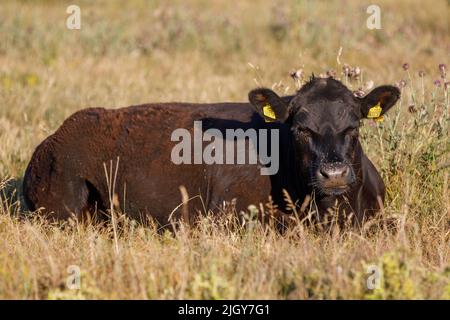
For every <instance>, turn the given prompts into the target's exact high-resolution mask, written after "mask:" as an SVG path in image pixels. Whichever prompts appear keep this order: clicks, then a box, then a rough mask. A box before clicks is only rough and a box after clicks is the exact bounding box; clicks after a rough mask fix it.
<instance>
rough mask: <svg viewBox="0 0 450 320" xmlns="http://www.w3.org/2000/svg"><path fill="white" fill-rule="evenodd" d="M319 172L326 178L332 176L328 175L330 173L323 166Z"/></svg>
mask: <svg viewBox="0 0 450 320" xmlns="http://www.w3.org/2000/svg"><path fill="white" fill-rule="evenodd" d="M319 173H320V174H321V175H322V176H323V177H324V178H326V179H328V178H329V177H330V176H329V175H328V173H327V172H326V171H325V170H324V169H323V168H321V169H320V170H319Z"/></svg>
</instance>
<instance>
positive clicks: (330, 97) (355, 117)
mask: <svg viewBox="0 0 450 320" xmlns="http://www.w3.org/2000/svg"><path fill="white" fill-rule="evenodd" d="M399 97H400V91H399V90H398V89H397V88H395V87H393V86H388V85H385V86H380V87H377V88H375V89H374V90H372V91H371V92H370V93H369V94H368V95H366V96H365V97H363V98H359V97H355V96H354V95H353V93H352V92H351V91H350V90H348V89H347V87H346V86H344V85H343V84H342V83H341V82H339V81H337V80H335V79H332V78H314V77H313V78H312V80H311V81H310V82H309V83H307V84H306V85H304V86H303V87H302V88H301V89H300V90H299V91H298V92H297V94H296V95H295V96H294V97H293V98H292V99H291V100H290V102H289V103H286V100H283V99H281V98H280V97H279V96H278V95H277V94H276V93H274V92H273V91H272V90H270V89H265V88H260V89H255V90H253V91H251V92H250V93H249V99H250V102H251V103H252V105H253V106H254V107H255V108H256V109H257V111H258V112H259V113H260V114H261V115H262V116H263V117H264V118H265V119H266V121H279V122H283V123H285V124H287V125H288V126H289V127H290V130H291V132H292V136H293V138H294V142H295V150H296V158H297V159H295V160H296V162H297V163H298V165H299V166H298V167H299V170H300V172H301V173H302V176H303V178H304V179H306V180H308V181H305V182H306V183H307V184H308V185H309V186H311V187H312V188H313V189H315V190H316V191H318V193H319V194H323V195H334V196H336V195H341V194H343V193H345V192H346V191H349V190H350V189H351V186H352V185H353V184H355V182H356V181H357V178H358V171H359V170H361V167H360V163H361V156H362V150H361V145H360V143H359V141H358V138H359V127H360V123H361V121H360V120H361V119H363V118H373V119H382V117H383V114H384V113H386V112H387V111H388V110H389V109H390V108H391V107H392V106H393V105H394V104H395V103H396V101H397V100H398V99H399Z"/></svg>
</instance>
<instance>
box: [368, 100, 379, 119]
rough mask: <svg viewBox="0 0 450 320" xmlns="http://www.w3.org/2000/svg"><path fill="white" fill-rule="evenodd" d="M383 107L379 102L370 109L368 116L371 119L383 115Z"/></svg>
mask: <svg viewBox="0 0 450 320" xmlns="http://www.w3.org/2000/svg"><path fill="white" fill-rule="evenodd" d="M381 111H383V109H381V106H380V103H379V102H378V103H377V104H376V105H374V106H373V107H372V108H370V109H369V113H368V114H367V118H369V119H377V118H379V117H380V115H381Z"/></svg>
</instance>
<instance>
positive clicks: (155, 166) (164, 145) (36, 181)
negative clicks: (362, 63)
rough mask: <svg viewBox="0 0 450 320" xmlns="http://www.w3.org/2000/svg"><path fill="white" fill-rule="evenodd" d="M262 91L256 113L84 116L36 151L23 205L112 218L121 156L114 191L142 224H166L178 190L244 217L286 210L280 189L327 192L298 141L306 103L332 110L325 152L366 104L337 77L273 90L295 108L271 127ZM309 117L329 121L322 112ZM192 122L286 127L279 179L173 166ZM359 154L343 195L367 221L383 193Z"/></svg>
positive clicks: (181, 109)
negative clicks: (249, 212)
mask: <svg viewBox="0 0 450 320" xmlns="http://www.w3.org/2000/svg"><path fill="white" fill-rule="evenodd" d="M258 90H259V91H258ZM261 90H262V91H261ZM264 90H266V91H264ZM375 90H377V89H375ZM382 91H383V90H382ZM258 92H259V93H261V92H262V93H263V95H262V97H263V96H264V94H267V93H268V92H269V91H268V90H267V89H257V90H256V91H252V92H251V93H250V101H251V102H252V103H253V105H254V106H255V107H256V111H255V108H253V107H252V106H251V105H250V104H248V103H219V104H182V103H166V104H148V105H140V106H132V107H128V108H123V109H117V110H107V109H103V108H95V109H85V110H81V111H79V112H77V113H75V114H73V115H72V116H70V117H69V118H68V119H67V120H66V121H65V122H64V123H63V124H62V125H61V127H60V128H59V129H58V130H57V131H56V132H55V133H54V134H53V135H51V136H50V137H48V138H47V139H46V140H44V141H43V142H42V143H41V144H40V145H39V146H38V147H37V148H36V151H35V152H34V154H33V156H32V159H31V161H30V163H29V165H28V167H27V170H26V172H25V177H24V183H23V189H24V197H25V200H26V203H27V205H28V206H29V209H30V210H36V209H38V208H41V207H42V208H44V210H43V212H45V213H46V214H47V215H48V216H49V217H51V218H55V219H67V218H68V217H70V216H72V214H74V215H75V216H77V217H82V216H83V215H84V213H86V212H88V211H90V212H92V211H93V210H95V209H99V210H100V211H105V210H106V209H107V208H108V206H109V200H108V188H107V183H106V177H105V173H104V168H103V164H104V163H106V164H107V167H108V169H109V163H110V161H111V160H113V161H114V163H115V160H116V158H117V157H119V158H120V162H119V167H118V175H117V181H116V186H115V191H116V194H117V196H118V199H117V200H118V204H119V206H120V209H121V210H123V211H124V212H126V213H127V214H128V215H129V216H130V217H132V218H136V219H142V218H143V217H146V216H152V217H153V218H156V219H157V221H159V222H160V223H161V224H167V223H168V216H169V214H170V213H171V212H172V210H173V209H174V208H175V207H176V206H177V205H179V204H180V203H181V195H180V191H179V186H180V185H184V186H185V187H186V189H187V191H188V193H189V196H191V197H192V196H195V195H201V199H200V198H199V197H197V198H194V199H192V200H191V201H190V202H189V207H190V209H191V212H195V211H196V210H201V211H203V210H204V209H215V208H216V207H217V206H219V205H221V204H222V203H223V201H231V200H232V199H236V200H237V210H242V209H246V208H247V206H248V205H249V204H258V203H260V202H266V201H267V200H268V197H269V196H270V195H271V196H272V198H273V199H274V201H275V203H276V204H278V206H279V207H280V208H281V209H284V207H285V203H284V202H283V194H282V190H283V189H285V190H287V191H288V192H289V194H290V195H291V197H292V198H293V199H294V200H298V201H300V202H301V201H303V199H304V197H305V196H306V195H307V194H309V193H310V192H311V191H312V190H313V189H314V188H316V189H317V190H318V191H320V186H315V185H314V183H313V181H311V178H310V177H311V175H310V173H311V172H312V170H313V169H314V166H316V165H317V159H316V156H317V155H314V154H313V153H311V150H308V148H304V142H302V141H303V140H302V138H301V137H299V136H298V130H297V128H298V126H299V124H300V123H301V122H302V121H307V122H308V121H309V120H307V119H308V118H306V119H305V118H303V117H301V114H302V112H304V108H305V106H309V108H311V109H313V108H314V109H315V110H316V111H317V112H319V113H320V112H322V113H323V112H325V110H326V113H328V115H326V117H328V118H329V119H328V118H327V119H328V120H327V121H329V122H330V123H332V124H333V125H332V126H331V127H332V128H329V129H326V133H324V137H323V139H324V140H323V141H324V142H323V148H322V149H321V150H328V149H330V148H332V147H333V146H338V145H339V142H338V141H337V140H336V139H334V136H333V135H334V134H335V133H336V132H334V131H332V130H341V128H344V127H345V126H346V125H347V124H348V123H347V122H346V121H349V120H350V119H351V121H352V123H355V124H359V119H360V117H361V114H358V112H364V110H363V109H364V108H363V109H361V108H360V106H361V105H364V103H365V102H364V100H361V101H360V100H358V99H357V98H354V97H353V96H352V94H351V93H350V91H348V90H347V89H346V88H345V87H344V86H343V85H342V84H340V83H338V82H337V81H335V80H331V79H330V80H326V82H325V83H322V82H319V81H318V80H312V81H311V82H310V83H309V84H307V85H305V86H304V87H303V88H302V89H301V90H300V91H299V93H298V94H297V95H296V96H295V97H284V98H279V97H278V96H276V95H275V94H274V93H273V92H271V91H270V93H269V94H270V95H271V94H272V93H273V94H274V95H275V96H271V99H273V102H272V104H273V105H274V108H281V109H282V108H287V107H288V108H287V109H285V110H281V112H282V113H283V112H284V117H285V119H283V120H282V121H280V122H273V123H266V122H264V120H263V118H262V117H261V116H260V114H258V111H259V109H258V106H259V104H258V103H255V100H254V98H255V96H254V94H255V93H258ZM383 92H384V91H383ZM372 98H373V97H372ZM329 102H333V103H332V104H330V103H329ZM394 102H395V101H394ZM370 103H372V101H371V102H370ZM317 104H322V105H323V106H322V107H318V106H317ZM325 105H327V106H325ZM327 108H328V109H327ZM333 108H334V109H336V110H334V109H333ZM339 108H342V110H344V109H345V110H348V112H350V110H352V111H351V113H352V114H351V115H350V114H349V115H348V117H347V118H345V121H341V120H336V119H334V118H335V117H336V115H337V114H339V112H338V111H337V109H339ZM360 110H363V111H360ZM310 112H312V111H310ZM277 113H278V112H277ZM309 116H310V117H311V116H312V117H313V118H315V119H316V120H317V119H322V118H320V116H319V115H316V116H314V114H310V115H309ZM322 116H325V115H323V114H322ZM317 117H319V118H317ZM324 119H325V118H324ZM333 119H334V120H333ZM194 120H203V128H204V129H207V128H217V129H219V130H221V131H223V132H225V129H227V128H234V129H236V128H242V129H244V130H245V129H247V128H255V129H258V128H278V129H280V132H281V134H280V135H281V139H280V140H281V141H280V157H281V159H280V162H281V164H280V170H279V172H278V173H277V174H276V175H274V176H262V175H260V168H259V165H206V164H199V165H193V164H192V165H175V164H173V163H172V162H171V160H170V154H171V150H172V147H173V146H174V145H175V144H176V142H172V141H171V140H170V136H171V133H172V131H173V130H174V129H176V128H187V129H189V130H190V131H192V128H193V122H194ZM310 120H311V119H310ZM344 122H345V123H344ZM322 124H324V122H323V121H322ZM309 125H314V121H309ZM319 125H321V123H319ZM327 128H328V127H327ZM316 129H317V130H319V131H320V128H314V130H316ZM324 130H325V129H324ZM329 130H331V131H329ZM324 132H325V131H324ZM353 153H354V157H353V158H352V159H351V161H352V165H353V166H354V175H355V177H356V179H355V183H353V184H352V186H351V189H350V190H349V192H348V193H346V195H347V197H348V201H347V202H348V203H349V205H346V206H343V209H344V208H345V209H346V212H347V213H349V212H354V213H355V214H356V215H357V216H358V217H359V218H362V217H363V215H364V213H366V212H369V211H374V210H378V209H379V208H380V204H379V203H378V202H377V196H379V197H381V199H384V185H383V182H382V180H381V178H380V176H379V174H378V173H377V171H376V169H375V168H374V166H373V165H372V163H371V162H370V161H369V159H367V157H366V156H365V155H364V153H363V151H362V149H361V145H360V144H359V141H357V139H356V142H355V147H354V150H353ZM344 196H345V195H326V194H322V193H321V192H318V193H317V203H318V205H319V208H320V209H321V211H324V210H326V208H328V207H329V206H331V205H334V201H335V200H336V199H338V200H342V199H343V197H344Z"/></svg>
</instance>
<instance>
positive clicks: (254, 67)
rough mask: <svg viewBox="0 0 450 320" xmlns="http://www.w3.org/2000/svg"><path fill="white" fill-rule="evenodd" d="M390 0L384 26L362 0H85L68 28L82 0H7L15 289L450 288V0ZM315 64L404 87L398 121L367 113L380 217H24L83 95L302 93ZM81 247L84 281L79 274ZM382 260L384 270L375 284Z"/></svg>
mask: <svg viewBox="0 0 450 320" xmlns="http://www.w3.org/2000/svg"><path fill="white" fill-rule="evenodd" d="M378 2H379V5H380V7H381V9H382V29H381V30H376V31H370V30H368V29H367V28H366V27H365V19H366V17H367V14H366V11H365V9H366V7H367V5H369V4H371V3H367V4H366V3H365V2H364V1H348V2H345V5H342V3H341V1H336V2H329V1H292V2H280V3H272V2H269V1H244V2H239V3H237V2H235V3H232V2H230V1H225V0H223V1H214V2H210V1H192V2H191V1H190V2H184V1H175V2H172V4H170V5H169V4H168V3H166V2H163V1H151V2H150V1H148V2H147V1H127V2H123V1H120V2H119V1H100V2H95V3H93V2H91V1H80V2H79V3H80V6H81V10H82V28H81V30H77V31H70V30H67V29H66V28H65V18H66V17H67V14H66V13H65V9H66V6H67V5H69V4H72V3H69V2H68V3H66V4H64V3H61V2H59V1H4V2H2V3H1V5H0V142H1V145H0V180H1V181H2V183H1V185H0V194H1V199H2V201H1V203H0V204H1V205H0V238H1V241H0V298H13V299H42V298H44V299H46V298H49V299H67V298H75V299H82V298H95V299H104V298H150V299H163V298H208V299H221V298H263V299H265V298H283V299H284V298H289V299H295V298H311V299H320V298H332V299H334V298H336V299H338V298H352V299H353V298H386V299H393V298H438V299H450V284H449V278H450V259H449V258H450V257H449V255H450V241H449V240H450V239H449V236H450V234H449V231H450V205H449V198H450V197H449V191H448V186H449V161H450V159H449V148H450V143H449V138H448V137H449V89H448V84H447V86H446V85H445V82H446V81H448V80H447V79H448V75H446V76H443V75H442V70H439V68H438V65H439V64H442V63H446V64H447V66H448V65H449V61H448V52H450V47H449V46H450V35H449V30H448V16H449V6H448V2H446V1H436V2H433V4H432V5H431V4H428V5H426V6H427V8H426V10H425V9H424V7H423V6H424V5H425V4H424V3H423V2H422V1H395V2H392V1H378ZM340 48H342V51H341V54H340V55H339V59H337V56H338V52H339V50H340ZM404 63H408V64H409V68H408V70H404V68H402V65H403V64H404ZM346 65H348V67H349V68H350V69H349V70H352V68H353V70H356V68H358V69H359V73H358V76H354V72H353V73H351V74H348V73H347V75H348V77H347V76H346V75H345V70H347V67H346ZM292 71H297V73H296V74H294V78H295V79H292V78H291V76H290V74H291V73H292ZM421 71H423V72H424V75H423V73H421V75H422V76H419V72H421ZM311 72H315V73H316V75H320V74H323V75H326V74H327V72H328V74H334V75H335V77H337V78H340V79H341V80H342V81H343V82H344V83H346V84H347V85H348V86H349V87H350V88H351V89H352V90H362V91H364V92H367V91H369V90H370V87H371V86H377V85H381V84H397V85H399V86H401V87H402V98H401V101H400V102H399V103H398V104H397V106H396V107H395V108H394V109H393V110H392V111H391V112H390V114H389V115H388V116H387V117H386V118H385V121H384V122H383V123H381V124H380V123H379V124H374V123H372V122H369V121H367V122H365V123H364V126H363V128H362V132H361V140H362V143H363V147H364V150H365V151H366V153H367V154H368V155H369V158H370V159H371V160H372V161H373V162H374V163H375V165H376V166H377V168H378V170H379V171H380V173H381V174H382V176H383V179H384V181H385V183H386V186H387V199H386V203H385V205H386V207H385V210H384V213H383V216H382V217H380V218H379V219H376V220H374V221H371V222H369V224H368V225H366V226H365V228H362V229H358V230H355V229H349V230H337V229H336V230H333V231H331V232H317V230H313V229H312V228H309V227H307V226H305V225H301V224H298V223H296V222H295V221H293V223H292V226H291V227H290V228H288V230H287V231H286V232H285V233H284V234H280V233H279V232H277V231H276V230H275V228H271V227H268V228H267V227H262V226H261V225H260V224H259V223H257V222H256V221H253V219H252V218H250V217H249V215H247V218H246V219H244V220H240V221H237V220H235V218H234V217H233V216H232V215H231V213H230V212H228V213H226V214H225V216H224V217H222V218H221V219H218V220H217V219H214V218H212V217H210V216H206V217H204V218H202V220H201V221H200V222H199V223H198V226H197V227H195V228H190V227H188V226H183V227H181V228H179V229H177V231H176V232H175V233H170V232H168V231H167V232H161V231H160V230H157V228H156V227H155V226H145V227H144V226H141V225H138V224H136V223H135V222H133V221H129V220H127V219H124V218H123V217H122V218H120V217H119V219H118V221H117V224H114V225H113V224H109V225H107V226H106V227H105V226H103V227H101V226H92V225H80V224H77V223H74V222H71V223H67V224H65V225H63V226H61V225H50V224H49V223H48V222H47V221H43V220H42V219H40V218H39V217H38V215H29V214H28V215H27V216H26V218H24V213H26V212H25V211H24V209H23V208H22V207H21V204H20V187H21V178H22V176H23V173H24V170H25V167H26V165H27V163H28V161H29V159H30V157H31V155H32V152H33V150H34V148H35V147H36V146H37V144H38V143H40V142H41V141H42V140H43V139H44V138H45V137H47V136H48V135H49V134H51V133H52V132H53V131H54V130H55V129H56V128H57V127H58V126H59V125H60V124H61V123H62V121H63V120H64V119H65V118H66V117H67V116H69V115H70V114H71V113H73V112H74V111H75V110H79V109H81V108H84V107H89V106H95V107H111V108H116V107H123V106H128V105H132V104H139V103H146V102H156V101H192V102H213V101H246V99H247V98H246V97H247V93H248V91H249V90H251V89H253V88H254V87H256V86H259V85H264V86H268V87H273V88H274V89H275V90H276V91H278V92H279V93H280V94H281V93H292V92H294V90H295V89H296V88H297V86H298V85H301V83H302V82H304V81H305V80H306V79H307V78H308V77H309V74H310V73H311ZM447 72H448V69H447ZM401 80H403V81H401ZM436 80H439V83H438V82H436ZM100 169H101V168H100ZM244 222H245V223H244ZM388 225H389V226H393V227H394V228H393V229H394V230H392V228H388V227H387V226H388ZM70 265H76V266H79V267H80V270H81V272H82V276H81V289H80V290H69V289H67V286H66V281H67V277H68V276H69V273H68V270H67V268H68V267H69V266H70ZM370 265H375V266H377V267H378V268H379V269H380V270H382V272H383V274H384V277H383V278H382V281H381V283H380V285H381V286H380V288H379V289H377V290H368V289H367V286H366V281H367V278H368V277H369V274H367V268H368V266H370Z"/></svg>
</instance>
